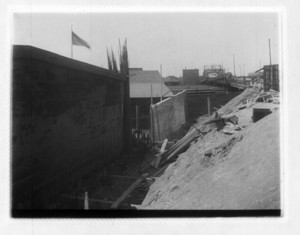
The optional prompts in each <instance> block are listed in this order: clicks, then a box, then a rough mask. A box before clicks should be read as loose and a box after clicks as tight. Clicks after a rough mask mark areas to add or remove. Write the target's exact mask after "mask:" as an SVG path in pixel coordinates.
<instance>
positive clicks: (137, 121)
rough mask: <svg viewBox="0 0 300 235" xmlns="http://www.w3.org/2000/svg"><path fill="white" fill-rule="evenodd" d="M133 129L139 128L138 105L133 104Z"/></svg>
mask: <svg viewBox="0 0 300 235" xmlns="http://www.w3.org/2000/svg"><path fill="white" fill-rule="evenodd" d="M135 129H136V130H138V129H139V106H138V105H136V106H135Z"/></svg>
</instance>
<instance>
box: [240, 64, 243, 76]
mask: <svg viewBox="0 0 300 235" xmlns="http://www.w3.org/2000/svg"><path fill="white" fill-rule="evenodd" d="M239 69H240V75H241V77H242V76H243V74H242V67H241V65H239Z"/></svg>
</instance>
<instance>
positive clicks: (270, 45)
mask: <svg viewBox="0 0 300 235" xmlns="http://www.w3.org/2000/svg"><path fill="white" fill-rule="evenodd" d="M269 57H270V66H271V65H272V60H271V40H270V38H269Z"/></svg>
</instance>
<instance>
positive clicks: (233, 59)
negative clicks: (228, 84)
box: [233, 54, 235, 77]
mask: <svg viewBox="0 0 300 235" xmlns="http://www.w3.org/2000/svg"><path fill="white" fill-rule="evenodd" d="M233 74H234V77H235V58H234V54H233Z"/></svg>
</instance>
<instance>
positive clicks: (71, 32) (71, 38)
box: [71, 24, 73, 59]
mask: <svg viewBox="0 0 300 235" xmlns="http://www.w3.org/2000/svg"><path fill="white" fill-rule="evenodd" d="M71 59H73V25H72V24H71Z"/></svg>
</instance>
